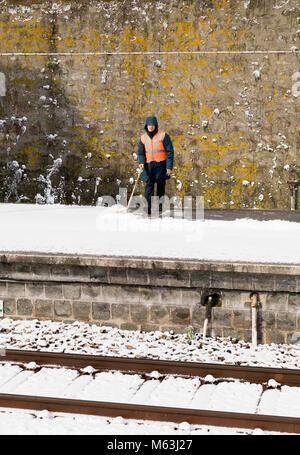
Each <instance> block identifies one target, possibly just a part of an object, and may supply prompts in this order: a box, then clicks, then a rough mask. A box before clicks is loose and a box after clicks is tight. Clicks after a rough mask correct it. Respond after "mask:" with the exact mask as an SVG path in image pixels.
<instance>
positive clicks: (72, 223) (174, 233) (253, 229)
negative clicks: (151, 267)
mask: <svg viewBox="0 0 300 455" xmlns="http://www.w3.org/2000/svg"><path fill="white" fill-rule="evenodd" d="M0 218H1V225H0V233H1V236H0V251H23V252H29V251H30V252H46V253H66V254H92V255H108V256H136V257H137V256H143V257H164V258H181V259H199V260H221V261H249V262H271V263H294V264H295V263H297V264H299V263H300V259H299V258H300V243H299V234H300V224H299V223H295V222H287V221H279V220H277V221H276V220H272V221H256V220H250V219H243V220H235V221H215V220H204V221H202V220H196V221H190V220H187V219H176V218H170V217H165V218H162V219H147V218H143V217H140V216H136V215H134V214H131V213H126V209H125V207H123V206H122V205H114V206H111V207H91V206H65V205H59V204H53V205H39V204H0Z"/></svg>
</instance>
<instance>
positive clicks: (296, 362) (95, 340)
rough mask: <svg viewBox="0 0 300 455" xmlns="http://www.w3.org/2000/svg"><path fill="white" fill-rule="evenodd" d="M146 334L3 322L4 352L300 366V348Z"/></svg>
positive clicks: (1, 345)
mask: <svg viewBox="0 0 300 455" xmlns="http://www.w3.org/2000/svg"><path fill="white" fill-rule="evenodd" d="M190 343H191V344H189V343H188V339H187V336H186V334H172V333H170V332H167V331H166V332H160V331H155V332H140V331H131V330H121V329H117V328H112V327H104V326H102V327H99V326H97V325H95V324H92V325H90V324H88V323H85V322H79V321H75V322H74V323H72V324H68V323H64V322H56V321H49V320H47V321H40V320H37V319H33V320H31V321H29V320H24V321H21V320H13V319H9V318H5V319H3V320H0V348H2V349H3V348H4V349H5V348H7V349H29V350H40V351H52V352H66V353H72V352H73V353H76V352H77V353H82V354H83V353H84V354H93V355H94V354H95V355H105V356H116V357H135V358H141V357H147V358H152V359H161V360H181V361H190V362H207V363H223V364H226V363H228V364H238V365H253V366H265V367H274V368H276V367H278V368H281V367H282V368H299V367H300V346H299V345H284V344H282V345H276V344H270V345H267V344H261V345H258V346H257V347H253V346H252V345H251V343H248V342H245V341H242V340H240V341H239V340H237V339H234V338H219V337H217V338H207V339H206V340H205V341H203V340H202V339H201V336H200V335H197V334H195V336H194V338H193V339H192V340H191V342H190Z"/></svg>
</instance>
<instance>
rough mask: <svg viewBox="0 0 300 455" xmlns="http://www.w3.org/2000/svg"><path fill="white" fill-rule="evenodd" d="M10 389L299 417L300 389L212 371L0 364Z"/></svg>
mask: <svg viewBox="0 0 300 455" xmlns="http://www.w3.org/2000/svg"><path fill="white" fill-rule="evenodd" d="M8 393H10V394H18V395H30V396H40V397H42V396H43V397H55V398H70V399H79V400H91V401H103V402H115V403H131V404H143V405H149V406H166V407H177V408H187V409H202V410H203V409H205V410H211V411H226V412H240V413H241V412H242V413H251V414H253V413H257V414H264V415H265V414H269V415H279V416H289V417H297V418H300V387H289V386H280V384H278V383H276V382H275V381H273V382H272V381H268V383H267V384H264V385H262V384H254V383H250V382H246V381H240V380H237V379H223V380H220V379H218V380H217V379H215V378H214V377H213V376H211V375H207V376H206V377H205V378H198V377H192V378H184V377H176V376H173V375H166V376H164V375H160V374H158V373H157V372H153V373H150V374H143V375H141V374H126V373H121V372H119V371H101V372H98V371H97V370H94V368H92V367H91V368H84V369H81V370H75V369H70V368H56V367H40V366H38V365H34V364H32V362H31V363H29V364H24V365H14V364H12V363H10V362H5V363H1V364H0V394H8Z"/></svg>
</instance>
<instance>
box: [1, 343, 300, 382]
mask: <svg viewBox="0 0 300 455" xmlns="http://www.w3.org/2000/svg"><path fill="white" fill-rule="evenodd" d="M0 361H9V362H17V363H27V362H35V363H37V364H39V365H53V366H64V367H69V368H85V367H87V366H92V367H93V368H96V369H98V370H118V371H127V372H134V373H149V372H152V371H154V370H156V371H158V372H159V373H161V374H173V375H174V374H175V375H184V376H197V377H205V376H206V375H208V374H210V375H212V376H214V377H215V378H234V379H241V380H246V381H249V382H256V383H263V382H267V381H268V380H269V379H275V380H276V381H277V382H278V383H280V384H282V385H288V386H300V369H299V370H297V369H289V368H266V367H253V366H238V365H228V364H215V363H198V362H182V361H171V360H152V359H145V358H138V359H136V358H126V357H107V356H98V355H86V354H67V353H57V352H49V351H47V352H45V351H43V352H41V351H27V350H18V349H7V350H3V351H2V352H1V351H0Z"/></svg>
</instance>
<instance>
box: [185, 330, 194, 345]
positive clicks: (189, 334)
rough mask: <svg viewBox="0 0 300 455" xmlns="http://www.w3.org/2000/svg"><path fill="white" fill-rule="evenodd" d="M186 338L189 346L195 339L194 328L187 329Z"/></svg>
mask: <svg viewBox="0 0 300 455" xmlns="http://www.w3.org/2000/svg"><path fill="white" fill-rule="evenodd" d="M185 337H186V340H187V342H188V344H192V341H193V339H194V338H195V334H194V329H193V327H192V326H189V327H187V329H186V334H185Z"/></svg>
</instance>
